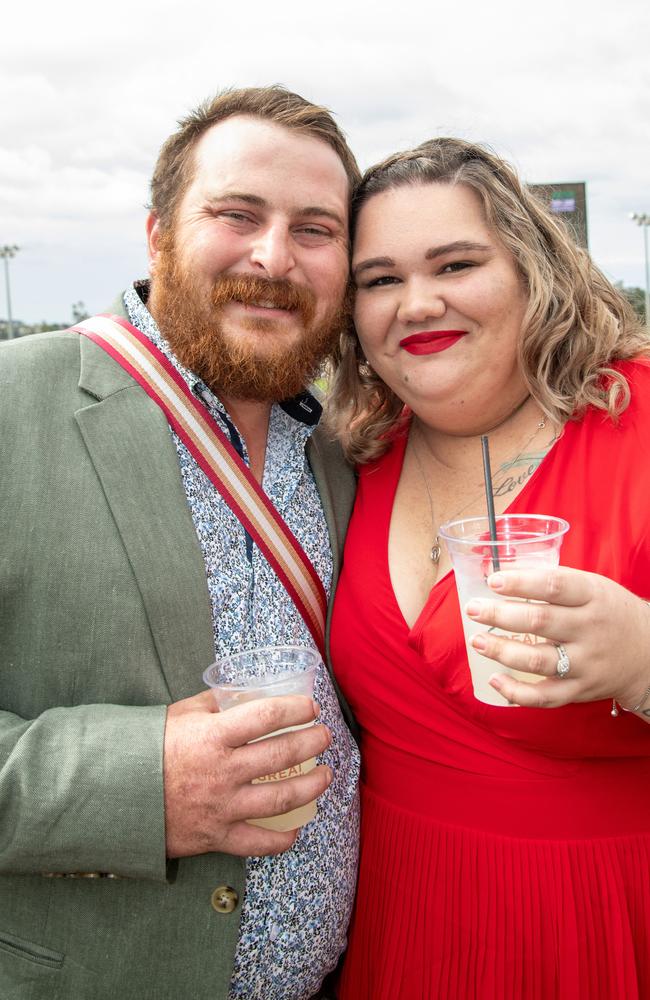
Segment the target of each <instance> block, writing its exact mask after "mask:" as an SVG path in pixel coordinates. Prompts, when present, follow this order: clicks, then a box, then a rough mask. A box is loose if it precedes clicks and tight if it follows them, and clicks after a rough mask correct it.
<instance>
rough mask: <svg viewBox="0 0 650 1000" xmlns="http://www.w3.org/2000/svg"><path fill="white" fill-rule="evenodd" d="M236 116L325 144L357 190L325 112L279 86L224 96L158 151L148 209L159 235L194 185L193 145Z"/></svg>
mask: <svg viewBox="0 0 650 1000" xmlns="http://www.w3.org/2000/svg"><path fill="white" fill-rule="evenodd" d="M235 115H250V116H252V117H255V118H261V119H262V120H264V121H269V122H275V124H277V125H283V126H284V127H285V128H288V129H293V130H295V131H296V132H301V133H302V134H303V135H308V136H312V137H313V138H315V139H320V140H321V141H322V142H326V143H327V144H328V145H329V146H331V147H332V149H333V150H334V152H335V153H336V154H337V156H338V157H339V159H340V160H341V163H342V164H343V167H344V168H345V172H346V174H347V176H348V180H349V182H350V190H351V191H352V190H354V188H355V186H356V185H357V184H358V182H359V180H360V178H361V173H360V171H359V167H358V166H357V161H356V160H355V158H354V155H353V154H352V151H351V149H350V147H349V146H348V144H347V142H346V139H345V136H344V135H343V132H342V131H341V130H340V128H339V127H338V125H337V124H336V122H335V121H334V119H333V117H332V115H331V114H330V112H329V111H328V110H327V108H324V107H321V106H320V105H318V104H311V103H310V102H309V101H306V100H305V99H304V97H300V95H299V94H294V93H292V92H291V91H290V90H286V88H284V87H281V86H279V85H278V84H275V85H273V86H271V87H245V88H242V89H240V90H232V89H230V90H223V91H220V92H219V93H218V94H217V95H216V96H215V97H212V98H210V99H208V100H206V101H203V102H202V103H201V104H199V105H198V107H197V108H195V109H194V110H193V111H191V112H190V113H189V114H188V115H186V117H185V118H181V119H179V121H178V125H179V128H178V130H177V131H176V132H174V133H172V135H170V136H169V138H168V139H167V140H166V141H165V143H164V144H163V146H162V148H161V150H160V153H159V155H158V160H157V162H156V166H155V168H154V172H153V177H152V178H151V205H150V208H151V210H152V211H153V212H154V213H155V214H156V216H157V217H158V219H159V221H160V224H161V226H162V228H163V230H169V229H171V227H172V225H173V220H174V215H175V213H176V209H177V208H178V204H179V202H180V200H181V198H182V196H183V194H184V192H185V190H186V189H187V185H188V184H189V182H190V181H191V179H192V171H193V167H194V156H193V154H194V149H195V147H196V144H197V142H198V141H199V139H200V138H201V136H202V135H203V134H204V133H205V132H207V131H208V129H210V128H212V126H213V125H216V124H217V123H218V122H222V121H225V120H226V118H232V117H234V116H235Z"/></svg>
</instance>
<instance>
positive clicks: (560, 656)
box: [555, 642, 571, 677]
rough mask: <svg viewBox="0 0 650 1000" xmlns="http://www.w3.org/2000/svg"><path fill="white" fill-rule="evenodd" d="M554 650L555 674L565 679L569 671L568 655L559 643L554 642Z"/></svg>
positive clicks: (569, 661)
mask: <svg viewBox="0 0 650 1000" xmlns="http://www.w3.org/2000/svg"><path fill="white" fill-rule="evenodd" d="M555 648H556V649H557V666H556V668H555V672H556V673H557V675H558V677H566V676H567V674H568V673H569V671H570V669H571V660H570V659H569V654H568V653H567V651H566V649H565V648H564V646H563V645H562V643H561V642H556V643H555Z"/></svg>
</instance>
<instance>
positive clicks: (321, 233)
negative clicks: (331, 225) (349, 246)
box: [296, 226, 331, 240]
mask: <svg viewBox="0 0 650 1000" xmlns="http://www.w3.org/2000/svg"><path fill="white" fill-rule="evenodd" d="M296 234H297V235H298V236H310V237H314V238H319V239H324V240H326V239H327V238H328V237H329V236H330V235H331V233H330V231H329V229H323V228H322V227H321V226H300V228H299V229H296Z"/></svg>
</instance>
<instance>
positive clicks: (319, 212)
mask: <svg viewBox="0 0 650 1000" xmlns="http://www.w3.org/2000/svg"><path fill="white" fill-rule="evenodd" d="M209 200H210V202H211V203H212V204H218V203H219V202H222V201H243V202H244V203H245V204H247V205H254V206H255V208H266V207H267V205H268V202H267V201H266V200H265V199H264V198H260V197H259V195H256V194H246V192H244V191H224V192H223V193H222V194H218V195H213V196H212V197H211V198H210V199H209ZM296 214H297V215H301V216H308V217H309V218H313V217H315V216H321V217H323V218H326V219H332V220H333V221H334V222H336V223H338V225H339V226H343V225H344V222H343V219H342V218H341V216H340V215H339V214H338V212H334V211H332V209H331V208H323V207H322V206H320V205H307V206H306V208H300V209H298V211H297V212H296Z"/></svg>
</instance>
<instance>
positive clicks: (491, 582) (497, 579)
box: [487, 573, 506, 590]
mask: <svg viewBox="0 0 650 1000" xmlns="http://www.w3.org/2000/svg"><path fill="white" fill-rule="evenodd" d="M505 583H506V581H505V580H504V579H503V577H502V576H501V573H493V574H492V575H491V576H488V580H487V584H488V587H490V588H491V590H503V588H504V586H505Z"/></svg>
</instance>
